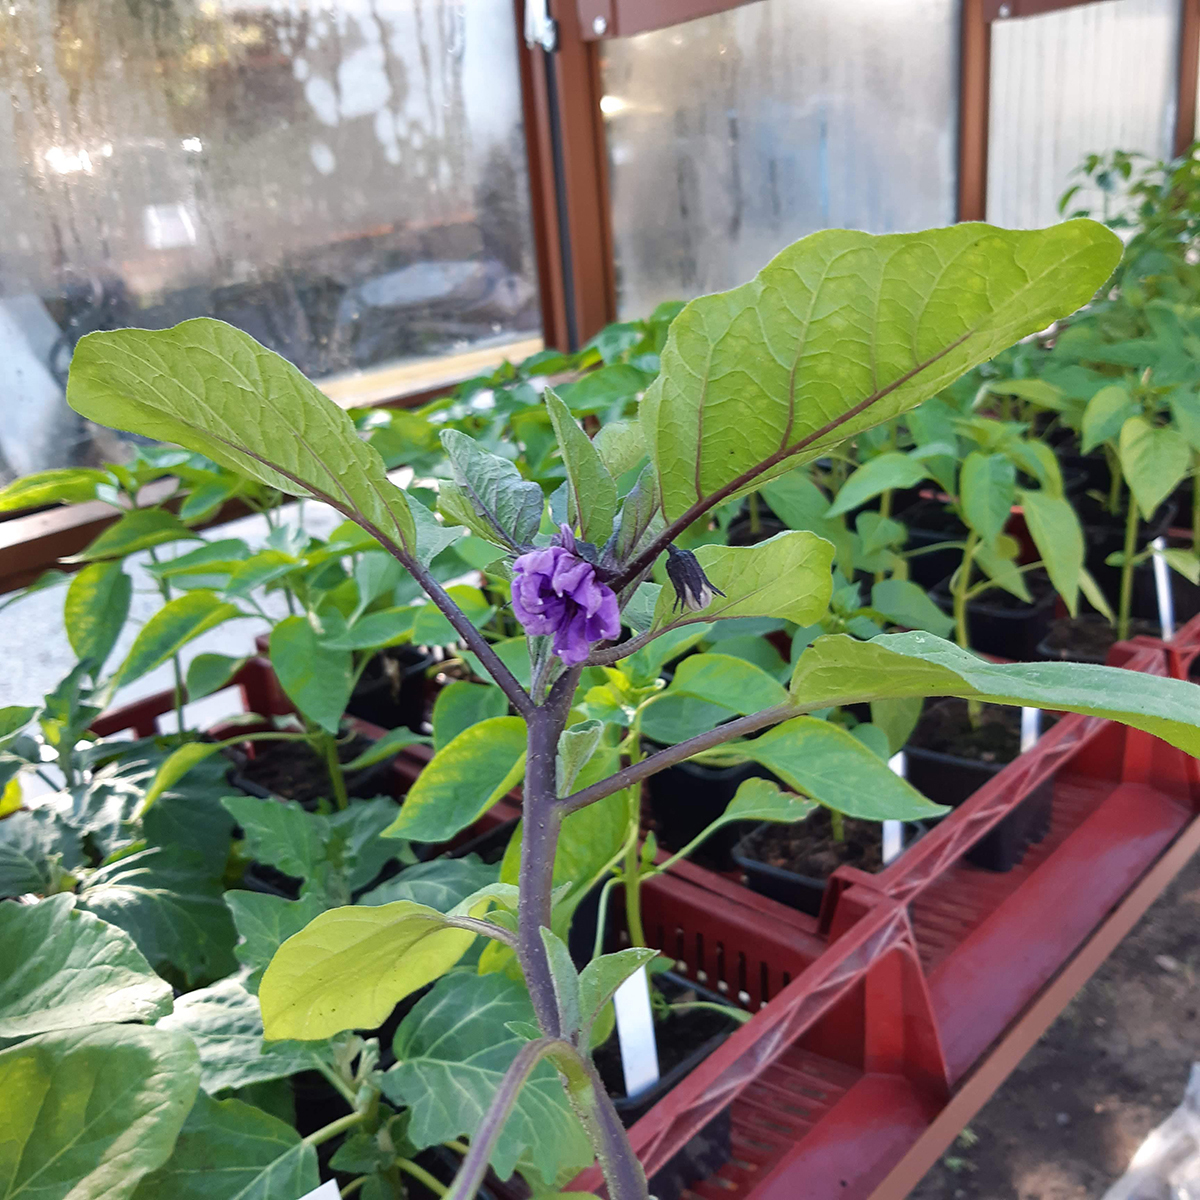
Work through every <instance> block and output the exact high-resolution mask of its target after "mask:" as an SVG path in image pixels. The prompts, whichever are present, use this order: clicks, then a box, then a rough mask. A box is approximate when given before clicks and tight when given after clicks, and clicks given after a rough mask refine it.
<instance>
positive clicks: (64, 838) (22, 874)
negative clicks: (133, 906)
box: [0, 809, 84, 897]
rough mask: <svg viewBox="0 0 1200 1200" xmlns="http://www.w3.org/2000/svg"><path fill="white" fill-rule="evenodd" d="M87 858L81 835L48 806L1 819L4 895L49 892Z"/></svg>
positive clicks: (1, 886)
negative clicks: (60, 876)
mask: <svg viewBox="0 0 1200 1200" xmlns="http://www.w3.org/2000/svg"><path fill="white" fill-rule="evenodd" d="M83 861H84V860H83V851H82V849H81V848H80V845H79V837H78V835H77V834H76V833H75V832H74V831H73V830H71V829H69V828H67V826H66V825H64V824H63V823H62V822H61V821H59V820H58V819H57V818H56V817H55V816H54V814H53V813H52V812H49V811H48V810H46V809H39V810H37V811H35V812H15V813H13V814H12V816H9V817H5V818H4V820H2V821H0V897H2V896H21V895H24V893H26V892H34V893H36V894H38V895H45V894H46V893H47V892H48V891H50V890H51V889H52V888H53V887H54V885H55V882H56V880H57V878H58V876H59V874H60V872H63V871H66V872H70V871H74V870H75V869H76V868H77V867H79V866H81V865H82V864H83Z"/></svg>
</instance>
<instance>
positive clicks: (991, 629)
mask: <svg viewBox="0 0 1200 1200" xmlns="http://www.w3.org/2000/svg"><path fill="white" fill-rule="evenodd" d="M1026 582H1027V583H1028V584H1029V585H1030V590H1031V591H1032V593H1033V603H1032V604H1025V603H1022V602H1021V601H1020V600H1018V599H1017V598H1016V597H1015V596H1012V597H1009V596H1008V595H1007V594H1005V595H1004V596H1003V598H1001V597H1000V596H998V595H997V593H996V592H992V593H991V596H992V597H994V598H992V599H982V598H981V599H976V600H969V601H968V602H967V630H968V633H969V638H968V640H969V642H970V645H971V648H972V649H973V650H977V651H979V653H981V654H995V655H996V656H997V657H1000V658H1011V659H1015V660H1016V661H1018V662H1027V661H1029V660H1031V659H1035V658H1037V657H1038V644H1039V643H1040V642H1041V641H1042V639H1043V638H1044V637H1045V636H1046V634H1047V633H1049V632H1050V622H1051V621H1053V620H1054V608H1055V604H1056V603H1057V601H1058V596H1057V594H1056V593H1055V591H1054V587H1053V585H1052V584H1051V583H1050V580H1049V579H1048V578H1047V577H1046V576H1045V575H1044V574H1042V573H1041V572H1030V574H1029V575H1027V576H1026ZM930 596H931V597H932V599H933V601H934V603H935V604H937V606H938V607H939V608H940V609H941V610H942V611H943V612H945V613H953V612H954V597H953V596H952V595H951V594H950V580H949V578H946V579H942V580H940V581H939V582H938V584H937V586H936V587H934V588H933V590H932V591H931V592H930Z"/></svg>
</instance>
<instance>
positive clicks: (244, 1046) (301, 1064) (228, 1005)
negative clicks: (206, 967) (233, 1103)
mask: <svg viewBox="0 0 1200 1200" xmlns="http://www.w3.org/2000/svg"><path fill="white" fill-rule="evenodd" d="M158 1028H159V1029H174V1030H176V1031H177V1032H179V1033H181V1034H185V1035H186V1036H187V1037H190V1038H191V1039H192V1041H193V1042H194V1043H195V1044H196V1049H197V1051H198V1052H199V1054H200V1086H201V1087H202V1088H203V1089H204V1090H205V1091H206V1092H208V1093H209V1094H210V1095H215V1094H216V1093H217V1092H221V1091H224V1090H225V1089H226V1088H240V1087H247V1086H249V1085H250V1084H252V1083H262V1082H263V1081H264V1080H267V1079H283V1078H285V1077H287V1076H288V1075H294V1074H296V1073H297V1072H298V1071H312V1070H314V1069H315V1068H316V1067H317V1065H318V1064H319V1063H323V1062H328V1061H329V1060H330V1058H331V1054H330V1052H329V1048H328V1046H327V1045H326V1044H325V1043H324V1042H264V1041H263V1025H262V1013H261V1011H260V1010H259V1007H258V998H257V997H256V996H254V995H252V994H251V993H250V992H249V991H247V990H246V988H245V987H244V986H243V985H242V983H241V982H240V981H239V980H238V979H235V978H230V979H222V980H220V981H219V982H217V983H214V984H213V985H212V986H211V987H206V988H199V989H198V990H197V991H194V992H188V993H186V994H185V995H183V996H180V997H179V999H178V1000H176V1001H175V1011H174V1012H173V1013H172V1014H171V1015H170V1016H169V1017H163V1019H162V1020H161V1021H159V1023H158Z"/></svg>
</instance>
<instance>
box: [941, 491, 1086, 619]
mask: <svg viewBox="0 0 1200 1200" xmlns="http://www.w3.org/2000/svg"><path fill="white" fill-rule="evenodd" d="M1018 498H1019V500H1020V503H1021V507H1022V509H1023V510H1024V512H1025V524H1026V525H1027V526H1028V527H1029V535H1030V537H1032V538H1033V543H1034V545H1035V546H1037V549H1038V553H1039V554H1040V555H1041V556H1042V562H1043V564H1044V565H1045V567H1046V571H1047V573H1048V574H1049V576H1050V582H1051V583H1052V584H1054V589H1055V591H1057V592H1058V594H1059V595H1060V596H1061V597H1062V598H1063V603H1064V604H1066V606H1067V611H1068V612H1069V613H1070V614H1071V615H1072V616H1074V615H1075V609H1076V606H1077V605H1078V603H1079V573H1080V571H1082V570H1083V529H1082V527H1081V526H1080V524H1079V518H1078V517H1077V516H1076V515H1075V510H1074V509H1073V508H1072V507H1071V504H1070V501H1068V500H1066V499H1064V498H1063V497H1062V496H1052V495H1050V494H1049V493H1047V492H1045V491H1040V490H1039V491H1024V490H1023V491H1021V492H1019V493H1018ZM930 632H931V633H939V632H941V631H939V630H937V629H931V630H930ZM942 636H945V634H944V632H942Z"/></svg>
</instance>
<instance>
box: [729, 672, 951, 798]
mask: <svg viewBox="0 0 1200 1200" xmlns="http://www.w3.org/2000/svg"><path fill="white" fill-rule="evenodd" d="M801 661H803V656H802V658H801ZM738 750H739V751H740V752H741V753H742V754H745V755H746V757H747V758H751V759H753V760H754V761H755V762H757V763H760V764H761V765H762V766H764V767H766V768H767V770H768V771H771V772H772V773H773V774H775V775H778V776H779V778H780V779H782V780H783V781H784V783H786V784H787V785H788V786H789V787H793V788H795V789H796V790H797V791H799V792H802V793H803V794H804V795H806V796H810V797H812V799H814V800H816V801H817V802H818V803H820V804H824V805H825V806H826V807H827V808H832V809H836V810H837V811H838V812H842V813H845V814H846V815H847V816H850V817H860V818H862V819H863V820H867V821H883V820H888V819H891V820H921V819H922V818H925V817H935V816H940V815H941V814H942V813H944V812H945V811H946V810H945V809H944V808H943V807H942V806H941V805H938V804H931V803H930V802H929V801H928V800H926V799H925V797H924V796H922V795H921V793H920V792H918V791H917V790H916V788H914V787H913V786H912V785H911V784H910V783H908V782H906V781H905V780H904V779H901V778H900V776H899V775H896V774H894V773H893V772H892V771H891V770H889V769H888V765H887V763H885V762H884V761H883V760H882V759H880V758H878V757H877V756H876V755H875V754H873V753H872V752H871V751H870V750H869V749H867V747H866V746H864V745H863V743H862V742H860V741H859V740H858V739H857V738H856V737H854V736H853V735H852V734H850V733H848V732H847V731H846V730H845V729H843V728H841V726H839V725H834V724H832V723H831V722H829V721H822V720H819V719H818V718H816V717H795V718H793V719H792V720H790V721H785V722H784V723H783V724H782V725H777V726H776V727H775V728H774V729H771V730H768V731H767V732H766V733H764V734H763V735H762V737H758V738H754V739H752V740H750V741H748V742H745V743H741V744H739V745H738ZM759 799H761V797H759Z"/></svg>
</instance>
